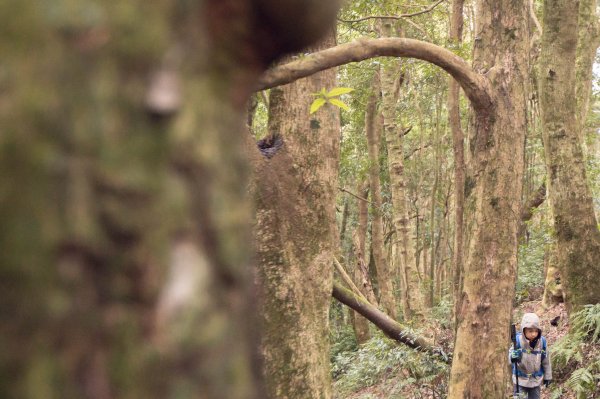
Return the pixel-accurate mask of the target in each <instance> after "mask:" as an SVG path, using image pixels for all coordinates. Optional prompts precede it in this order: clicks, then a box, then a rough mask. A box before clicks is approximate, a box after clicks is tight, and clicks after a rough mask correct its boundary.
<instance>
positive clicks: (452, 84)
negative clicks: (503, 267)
mask: <svg viewBox="0 0 600 399" xmlns="http://www.w3.org/2000/svg"><path fill="white" fill-rule="evenodd" d="M463 6H464V0H453V1H452V15H451V17H450V35H449V36H450V37H449V39H450V44H451V45H454V46H460V45H461V43H462V31H463ZM448 81H449V83H448V103H447V107H448V124H449V125H450V130H451V132H452V149H453V152H454V226H455V227H454V253H453V258H452V297H453V299H454V308H453V312H452V314H453V318H454V326H456V325H457V323H456V315H457V313H458V310H459V309H460V307H461V304H460V299H461V295H460V293H461V292H462V275H463V273H462V272H463V249H464V244H463V235H464V222H463V219H464V208H465V146H464V134H463V131H462V127H461V123H460V106H459V105H460V102H459V100H460V87H459V85H458V83H457V82H456V80H454V78H452V77H449V78H448Z"/></svg>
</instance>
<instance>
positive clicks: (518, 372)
mask: <svg viewBox="0 0 600 399" xmlns="http://www.w3.org/2000/svg"><path fill="white" fill-rule="evenodd" d="M521 335H522V334H521V333H517V337H516V344H517V345H516V348H515V349H521ZM541 339H542V350H541V351H536V350H531V349H525V350H523V352H525V353H530V354H533V355H537V354H540V353H541V355H542V360H541V362H540V369H539V370H538V371H536V372H534V373H530V374H527V373H524V372H522V371H521V370H519V369H518V368H517V364H516V363H513V373H515V374H516V375H517V376H519V377H524V378H530V377H541V376H543V375H544V359H545V358H546V337H544V336H542V337H541Z"/></svg>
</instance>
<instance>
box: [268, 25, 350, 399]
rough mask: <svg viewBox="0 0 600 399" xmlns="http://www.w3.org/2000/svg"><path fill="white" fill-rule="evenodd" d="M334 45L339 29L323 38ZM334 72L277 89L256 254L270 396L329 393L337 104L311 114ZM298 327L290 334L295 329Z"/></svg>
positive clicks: (273, 96) (272, 101) (331, 83)
mask: <svg viewBox="0 0 600 399" xmlns="http://www.w3.org/2000/svg"><path fill="white" fill-rule="evenodd" d="M334 43H335V37H334V34H333V32H331V34H330V35H329V36H328V37H327V39H326V40H325V41H323V42H321V43H320V46H321V48H323V47H330V46H331V45H333V44H334ZM335 86H336V70H335V69H330V70H327V71H324V72H321V73H318V74H315V75H313V76H311V77H309V78H307V79H303V80H300V81H297V82H294V83H292V84H290V85H287V86H284V87H278V88H275V89H272V90H271V93H270V102H269V104H270V110H269V132H270V134H271V135H272V140H273V142H277V141H278V140H282V141H283V146H282V147H281V149H279V150H278V151H277V152H275V154H274V155H273V156H272V157H271V158H264V159H262V160H260V161H259V162H258V167H257V170H256V185H257V191H258V205H257V208H258V209H257V228H256V237H257V252H258V261H259V280H260V285H261V291H262V312H261V313H262V315H263V328H264V333H263V353H264V362H265V375H266V376H268V380H267V384H266V385H267V397H270V398H289V399H292V398H323V399H327V398H331V378H330V370H329V349H328V346H329V343H328V310H329V305H330V297H331V287H332V278H333V268H332V262H333V256H334V254H335V253H334V252H335V251H334V249H335V246H336V245H335V244H334V242H337V240H338V237H337V236H335V237H334V235H336V229H335V228H334V227H335V195H336V193H337V175H338V167H339V166H338V159H339V137H340V119H339V109H338V108H336V107H333V106H332V105H331V104H326V105H325V106H323V107H322V108H321V109H319V110H318V111H317V112H316V113H315V114H313V115H309V113H308V112H309V108H310V104H311V102H312V100H313V96H311V93H316V92H319V91H320V90H321V89H323V88H325V89H327V90H329V89H331V88H333V87H335ZM290 332H292V333H290Z"/></svg>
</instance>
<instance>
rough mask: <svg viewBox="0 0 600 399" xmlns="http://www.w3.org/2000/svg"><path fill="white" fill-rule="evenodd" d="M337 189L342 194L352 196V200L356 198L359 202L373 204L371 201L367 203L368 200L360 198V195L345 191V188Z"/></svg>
mask: <svg viewBox="0 0 600 399" xmlns="http://www.w3.org/2000/svg"><path fill="white" fill-rule="evenodd" d="M338 189H339V190H340V191H342V192H344V193H348V194H350V195H351V196H353V197H354V198H358V199H359V200H361V201H365V202H366V203H369V204H373V203H372V202H371V201H369V200H368V199H366V198H363V197H361V196H360V195H357V194H354V193H353V192H352V191H349V190H348V189H346V188H344V187H338Z"/></svg>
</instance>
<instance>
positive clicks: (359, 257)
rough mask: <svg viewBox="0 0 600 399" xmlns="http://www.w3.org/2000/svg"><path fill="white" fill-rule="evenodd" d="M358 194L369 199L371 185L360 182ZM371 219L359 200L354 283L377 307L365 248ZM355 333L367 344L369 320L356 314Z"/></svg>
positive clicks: (364, 205) (358, 339)
mask: <svg viewBox="0 0 600 399" xmlns="http://www.w3.org/2000/svg"><path fill="white" fill-rule="evenodd" d="M357 189H358V190H357V192H358V193H360V195H362V197H363V198H367V197H368V195H369V185H368V183H366V182H359V184H358V185H357ZM368 218H369V207H368V204H367V202H366V201H363V200H360V199H359V200H358V225H357V226H356V230H355V231H354V236H353V247H354V282H355V283H356V284H357V285H358V287H359V289H360V290H361V292H362V293H363V295H365V297H366V298H367V299H368V300H369V302H371V303H372V304H374V305H376V304H377V301H376V299H375V293H374V292H373V286H372V284H371V278H370V276H369V271H368V269H367V261H366V259H365V248H366V241H367V230H368V227H369V226H368V222H369V220H368ZM354 332H355V334H356V340H357V342H358V343H359V344H361V343H364V342H366V341H367V340H368V339H369V337H370V334H369V326H368V324H367V320H366V319H365V318H364V317H363V316H361V315H360V314H358V313H356V314H355V315H354Z"/></svg>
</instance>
